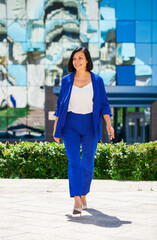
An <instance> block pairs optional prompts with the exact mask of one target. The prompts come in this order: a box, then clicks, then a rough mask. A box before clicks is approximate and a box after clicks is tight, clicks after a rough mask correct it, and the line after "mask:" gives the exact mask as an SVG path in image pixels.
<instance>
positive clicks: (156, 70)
mask: <svg viewBox="0 0 157 240" xmlns="http://www.w3.org/2000/svg"><path fill="white" fill-rule="evenodd" d="M152 85H153V86H157V66H153V75H152Z"/></svg>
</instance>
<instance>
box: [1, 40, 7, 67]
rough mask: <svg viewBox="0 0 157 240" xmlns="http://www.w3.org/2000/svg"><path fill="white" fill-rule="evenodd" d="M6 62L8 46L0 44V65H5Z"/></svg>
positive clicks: (3, 43)
mask: <svg viewBox="0 0 157 240" xmlns="http://www.w3.org/2000/svg"><path fill="white" fill-rule="evenodd" d="M7 62H8V44H7V43H5V42H0V65H6V64H7Z"/></svg>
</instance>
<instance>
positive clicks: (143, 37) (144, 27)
mask: <svg viewBox="0 0 157 240" xmlns="http://www.w3.org/2000/svg"><path fill="white" fill-rule="evenodd" d="M136 42H139V43H145V42H149V43H150V42H151V22H149V21H137V22H136Z"/></svg>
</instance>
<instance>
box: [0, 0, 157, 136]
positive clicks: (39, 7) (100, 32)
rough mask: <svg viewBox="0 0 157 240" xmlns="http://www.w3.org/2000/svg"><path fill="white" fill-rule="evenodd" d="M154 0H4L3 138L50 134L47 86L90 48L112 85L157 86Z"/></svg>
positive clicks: (0, 54)
mask: <svg viewBox="0 0 157 240" xmlns="http://www.w3.org/2000/svg"><path fill="white" fill-rule="evenodd" d="M156 9H157V1H156V0H127V1H126V0H69V1H68V0H0V139H16V138H17V139H18V138H21V139H23V138H25V139H26V138H28V139H29V138H44V132H45V116H44V103H45V91H44V86H45V85H47V86H53V85H54V81H55V79H56V78H59V79H60V80H61V78H62V76H63V75H66V74H67V73H68V72H67V62H68V59H69V56H70V54H71V52H72V50H73V49H75V48H76V47H78V46H86V47H88V49H89V51H90V53H91V56H92V59H93V63H94V70H93V71H94V72H95V73H97V74H99V75H100V76H102V77H103V79H104V83H105V84H106V85H109V86H116V85H133V86H148V85H149V86H151V85H157V14H156Z"/></svg>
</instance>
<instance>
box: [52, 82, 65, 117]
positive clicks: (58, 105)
mask: <svg viewBox="0 0 157 240" xmlns="http://www.w3.org/2000/svg"><path fill="white" fill-rule="evenodd" d="M64 82H65V81H64V78H62V83H61V88H60V92H59V96H58V99H57V108H56V111H55V113H54V115H55V116H56V117H58V116H59V109H60V103H61V101H62V98H63V93H64Z"/></svg>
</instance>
